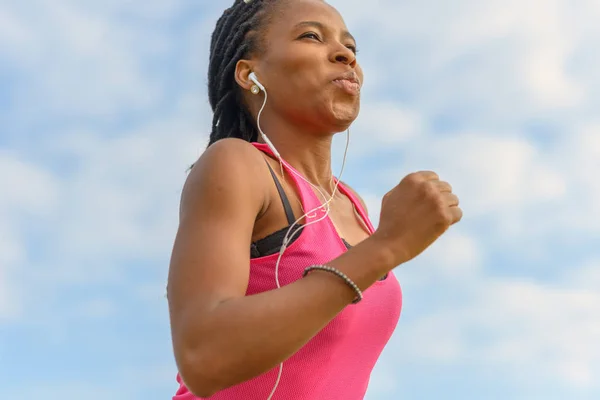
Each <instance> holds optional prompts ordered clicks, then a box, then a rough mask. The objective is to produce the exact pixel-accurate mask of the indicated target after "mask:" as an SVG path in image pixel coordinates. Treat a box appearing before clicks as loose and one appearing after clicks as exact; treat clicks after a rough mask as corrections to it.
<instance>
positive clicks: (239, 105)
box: [208, 0, 275, 146]
mask: <svg viewBox="0 0 600 400" xmlns="http://www.w3.org/2000/svg"><path fill="white" fill-rule="evenodd" d="M274 4H275V1H274V0H252V1H251V2H250V3H245V2H244V1H243V0H235V2H234V4H233V5H232V6H231V7H230V8H228V9H227V10H225V12H224V13H223V15H222V16H221V18H219V20H218V21H217V26H216V27H215V30H214V32H213V34H212V37H211V44H210V59H209V66H208V100H209V103H210V106H211V108H212V110H213V121H212V130H211V133H210V140H209V143H208V145H209V146H210V145H211V144H213V143H215V142H216V141H217V140H219V139H223V138H227V137H237V138H240V139H243V140H246V141H249V142H250V141H256V140H258V131H257V129H256V126H255V123H254V120H253V118H252V116H251V115H250V113H249V111H248V110H247V108H246V107H245V105H244V103H243V101H242V95H241V91H240V88H239V87H238V85H237V83H236V82H235V78H234V73H235V67H236V64H237V62H238V61H239V60H241V59H242V58H244V57H247V56H249V55H251V54H253V53H256V52H258V51H260V45H261V43H260V31H261V30H262V28H264V25H265V24H266V23H267V22H268V16H269V15H270V13H271V12H272V7H273V5H274Z"/></svg>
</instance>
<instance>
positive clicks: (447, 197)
mask: <svg viewBox="0 0 600 400" xmlns="http://www.w3.org/2000/svg"><path fill="white" fill-rule="evenodd" d="M443 197H444V201H445V202H446V204H447V205H448V207H457V206H458V204H459V203H460V201H459V199H458V196H457V195H455V194H454V193H450V192H444V193H443Z"/></svg>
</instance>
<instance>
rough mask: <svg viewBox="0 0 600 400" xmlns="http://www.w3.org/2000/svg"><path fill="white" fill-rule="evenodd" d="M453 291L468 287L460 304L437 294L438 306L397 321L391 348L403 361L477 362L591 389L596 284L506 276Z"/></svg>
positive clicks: (597, 325)
mask: <svg viewBox="0 0 600 400" xmlns="http://www.w3.org/2000/svg"><path fill="white" fill-rule="evenodd" d="M438 289H441V288H438ZM458 289H459V290H461V292H463V293H468V300H467V301H466V302H464V304H463V303H457V302H455V301H452V300H450V301H448V299H444V300H443V303H444V304H443V305H442V304H439V305H437V306H436V309H437V311H435V312H433V313H428V314H427V315H424V316H422V317H419V318H417V319H416V320H415V321H414V322H412V323H410V324H402V323H401V324H400V326H399V331H398V334H397V337H396V340H395V341H394V342H393V344H392V349H394V350H392V351H393V352H394V354H396V355H397V356H402V357H403V359H404V360H405V362H409V363H410V362H421V363H423V362H433V363H440V362H441V363H445V364H448V365H454V366H455V367H456V368H460V367H461V366H465V365H469V363H470V362H471V361H472V360H478V361H477V363H478V365H482V366H485V367H487V368H494V369H497V368H500V369H501V370H502V371H503V372H502V373H503V374H507V375H509V376H510V377H511V378H512V379H513V380H515V381H520V380H521V379H520V378H521V377H527V379H528V380H534V381H536V383H540V382H547V383H550V382H552V381H554V380H559V381H560V382H561V383H562V384H564V385H567V386H569V387H572V388H577V389H582V388H583V389H592V388H597V387H598V386H597V384H598V380H597V379H596V377H597V376H598V374H600V345H599V344H598V340H597V338H598V336H599V335H600V317H599V316H600V293H599V292H598V291H597V290H595V291H590V290H585V289H581V288H577V287H552V286H548V285H542V284H538V283H534V282H525V281H516V280H508V279H497V280H491V279H477V280H476V281H471V282H468V284H463V285H460V286H459V288H458ZM520 383H521V385H527V384H528V382H520ZM529 383H531V382H529Z"/></svg>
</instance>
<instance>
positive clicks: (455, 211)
mask: <svg viewBox="0 0 600 400" xmlns="http://www.w3.org/2000/svg"><path fill="white" fill-rule="evenodd" d="M449 210H450V213H451V214H452V224H451V225H454V224H456V223H457V222H459V221H460V220H461V219H462V217H463V211H462V210H461V209H460V207H456V206H455V207H450V208H449Z"/></svg>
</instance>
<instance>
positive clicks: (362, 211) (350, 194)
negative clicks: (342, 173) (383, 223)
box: [335, 178, 375, 234]
mask: <svg viewBox="0 0 600 400" xmlns="http://www.w3.org/2000/svg"><path fill="white" fill-rule="evenodd" d="M335 180H336V182H338V189H339V191H340V192H341V193H343V194H344V195H346V196H347V197H348V198H349V199H350V201H351V202H352V204H354V208H356V211H358V215H360V217H361V218H362V220H363V221H364V222H365V224H366V225H367V228H369V231H370V233H371V234H373V233H374V232H375V227H374V226H373V223H372V222H371V220H370V219H369V217H368V215H367V210H365V208H364V207H363V205H362V202H361V201H360V200H359V199H358V197H356V195H355V194H354V192H352V190H350V189H348V188H347V187H346V185H344V184H343V183H342V181H340V180H338V179H337V178H336V179H335Z"/></svg>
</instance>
